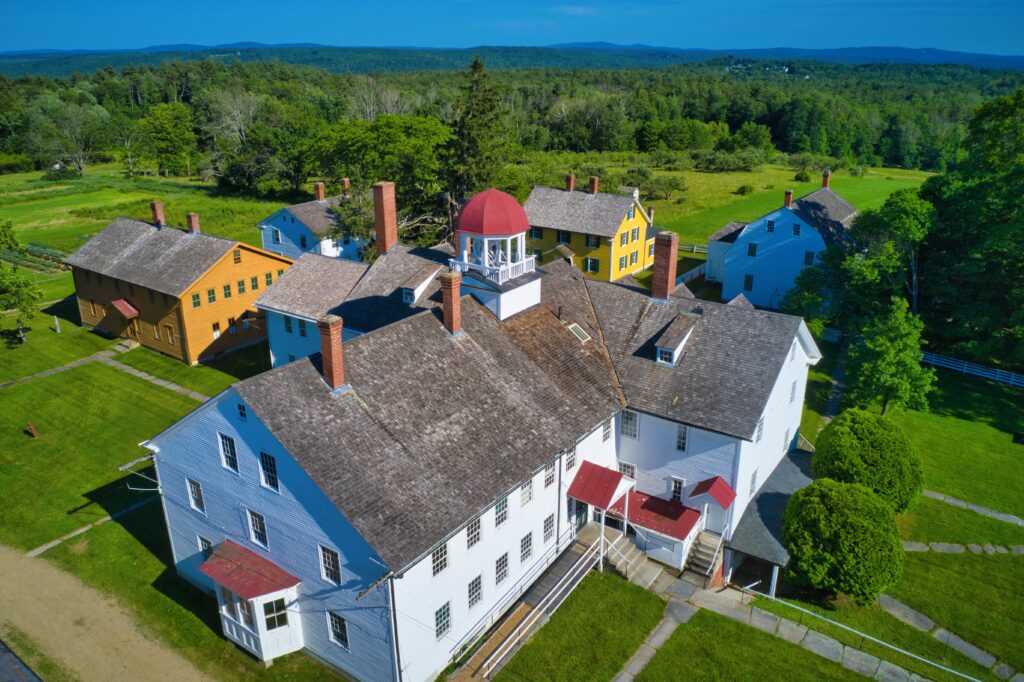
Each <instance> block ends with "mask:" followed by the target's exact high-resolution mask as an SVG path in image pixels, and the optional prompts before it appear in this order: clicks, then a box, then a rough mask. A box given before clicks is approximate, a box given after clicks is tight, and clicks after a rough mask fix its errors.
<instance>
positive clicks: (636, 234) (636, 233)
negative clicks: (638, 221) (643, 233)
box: [629, 227, 640, 242]
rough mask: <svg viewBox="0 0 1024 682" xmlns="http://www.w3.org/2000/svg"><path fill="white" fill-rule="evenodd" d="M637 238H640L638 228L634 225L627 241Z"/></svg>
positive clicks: (633, 240)
mask: <svg viewBox="0 0 1024 682" xmlns="http://www.w3.org/2000/svg"><path fill="white" fill-rule="evenodd" d="M637 239H640V228H639V227H634V228H633V231H632V232H631V233H630V235H629V241H631V242H635V241H636V240H637Z"/></svg>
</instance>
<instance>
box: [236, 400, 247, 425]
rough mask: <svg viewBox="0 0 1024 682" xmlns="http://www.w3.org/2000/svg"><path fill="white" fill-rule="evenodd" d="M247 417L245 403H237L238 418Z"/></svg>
mask: <svg viewBox="0 0 1024 682" xmlns="http://www.w3.org/2000/svg"><path fill="white" fill-rule="evenodd" d="M248 417H249V415H248V413H247V412H246V411H245V405H243V404H242V403H238V418H239V419H241V420H242V421H245V420H246V419H248Z"/></svg>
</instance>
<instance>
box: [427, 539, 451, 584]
mask: <svg viewBox="0 0 1024 682" xmlns="http://www.w3.org/2000/svg"><path fill="white" fill-rule="evenodd" d="M446 568H448V543H447V542H445V543H442V544H441V545H440V546H438V547H436V548H435V549H434V551H433V552H431V553H430V570H431V572H432V573H433V575H435V576H436V575H440V574H441V573H444V569H446Z"/></svg>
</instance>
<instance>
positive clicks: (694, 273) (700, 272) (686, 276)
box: [676, 263, 708, 286]
mask: <svg viewBox="0 0 1024 682" xmlns="http://www.w3.org/2000/svg"><path fill="white" fill-rule="evenodd" d="M707 269H708V264H707V263H701V264H700V265H698V266H697V267H695V268H690V269H689V270H687V271H686V272H684V273H683V274H681V275H679V276H678V277H676V286H679V285H680V284H686V283H687V282H692V281H693V280H695V279H697V278H698V277H703V276H704V273H705V272H706V271H707Z"/></svg>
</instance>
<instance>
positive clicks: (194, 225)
mask: <svg viewBox="0 0 1024 682" xmlns="http://www.w3.org/2000/svg"><path fill="white" fill-rule="evenodd" d="M185 222H186V223H187V224H188V233H189V234H199V214H198V213H189V214H187V215H186V216H185Z"/></svg>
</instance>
